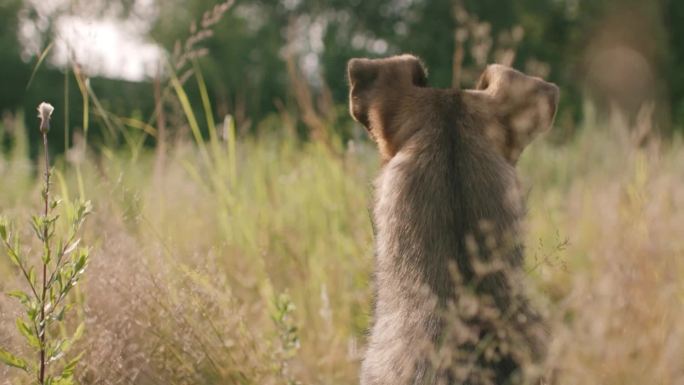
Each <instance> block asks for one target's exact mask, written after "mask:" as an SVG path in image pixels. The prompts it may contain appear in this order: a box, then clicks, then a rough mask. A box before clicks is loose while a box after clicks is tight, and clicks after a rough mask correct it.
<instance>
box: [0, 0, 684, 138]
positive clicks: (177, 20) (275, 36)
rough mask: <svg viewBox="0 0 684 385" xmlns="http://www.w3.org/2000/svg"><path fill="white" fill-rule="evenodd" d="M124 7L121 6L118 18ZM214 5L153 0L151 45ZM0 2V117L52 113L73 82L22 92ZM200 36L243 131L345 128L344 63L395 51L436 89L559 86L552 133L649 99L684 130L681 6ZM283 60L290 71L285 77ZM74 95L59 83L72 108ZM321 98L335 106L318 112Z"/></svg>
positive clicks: (665, 119)
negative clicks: (517, 83)
mask: <svg viewBox="0 0 684 385" xmlns="http://www.w3.org/2000/svg"><path fill="white" fill-rule="evenodd" d="M106 3H107V2H104V4H106ZM132 3H133V2H132V1H130V0H129V1H125V2H123V3H122V4H124V6H123V7H121V9H120V12H121V16H122V17H125V16H126V13H127V12H131V9H132V7H131V4H132ZM110 4H111V3H110ZM215 4H216V2H215V1H212V0H167V1H163V2H162V1H159V5H160V6H159V17H158V19H157V20H156V21H154V26H153V28H152V31H151V33H150V35H151V38H152V39H153V40H155V41H157V42H158V43H160V44H161V45H162V46H163V47H165V48H166V49H168V51H169V52H173V49H174V45H175V44H176V42H181V43H182V42H185V41H186V40H187V38H188V36H189V35H191V34H192V31H190V26H191V25H192V23H193V22H196V21H198V20H201V18H202V15H203V14H204V13H205V12H206V11H207V10H209V9H211V8H212V7H213V6H214V5H215ZM0 5H1V6H0V32H2V34H0V49H2V60H0V73H2V76H3V82H2V83H3V86H2V87H1V88H0V110H10V111H16V110H17V109H20V108H25V109H26V110H29V109H30V108H31V107H30V106H33V105H35V104H36V101H37V99H38V98H41V97H42V98H45V97H51V98H53V100H55V101H56V104H57V111H60V106H59V104H60V100H61V99H63V95H64V87H65V81H66V82H67V83H69V82H70V83H75V82H74V80H73V79H72V77H69V76H67V77H66V80H65V76H64V73H63V71H64V69H59V68H51V67H50V66H48V65H43V66H41V68H40V69H39V71H38V73H37V75H36V79H35V80H34V81H33V82H32V84H31V87H29V88H28V89H27V88H26V84H27V82H28V79H29V77H30V76H31V71H32V69H33V66H34V65H35V63H36V61H37V57H33V58H30V59H29V60H28V61H26V58H23V59H22V57H21V50H22V47H21V46H20V44H19V43H18V41H17V39H16V36H17V28H18V21H17V19H18V15H19V12H20V10H21V9H22V8H24V9H25V8H26V7H28V5H26V4H23V2H22V1H21V0H0ZM105 6H106V5H105ZM211 30H212V31H213V36H211V37H209V38H207V39H205V40H203V41H202V42H200V43H199V44H200V45H201V46H202V48H206V52H205V53H206V54H204V55H203V56H202V57H201V58H200V59H199V64H200V67H201V68H202V72H203V74H204V78H205V80H206V82H207V85H208V86H209V91H210V94H211V96H212V97H213V101H214V103H215V107H216V108H215V111H216V113H217V114H226V113H231V114H233V115H235V116H236V118H237V119H238V120H240V121H241V122H242V123H244V124H243V126H244V127H246V129H248V130H253V129H255V128H256V127H257V126H258V123H259V122H261V121H263V120H264V119H265V118H267V117H268V116H269V115H272V114H282V113H284V112H290V113H291V116H293V117H297V116H300V115H305V114H303V113H302V111H304V110H307V108H308V109H309V110H311V111H313V112H314V113H316V114H319V115H321V117H322V120H321V121H323V122H326V123H328V124H331V125H332V126H337V125H340V124H341V125H344V123H340V120H346V115H344V114H340V113H337V112H336V111H335V110H336V109H341V108H343V105H344V104H345V103H346V92H347V91H346V90H347V86H346V79H345V75H344V69H345V65H346V62H347V60H348V59H349V58H351V57H355V56H385V55H389V54H394V53H400V52H411V53H414V54H416V55H418V56H420V57H421V58H423V60H424V61H425V62H426V64H427V65H428V67H429V68H430V74H429V77H430V82H431V84H433V85H435V86H439V87H450V86H452V85H453V83H454V77H455V75H456V74H458V76H459V83H460V84H461V85H462V86H470V85H472V82H473V79H474V76H476V74H477V73H478V71H479V70H481V69H482V66H483V60H484V61H487V62H491V61H494V60H499V61H500V60H510V63H511V64H512V65H514V66H515V67H517V68H520V69H522V70H525V71H528V72H529V71H532V72H538V73H539V74H540V75H544V76H546V77H548V78H549V79H550V80H552V81H554V82H556V83H558V84H559V85H560V86H561V88H562V90H563V98H562V104H561V112H560V115H559V120H558V122H559V124H561V125H563V126H566V128H568V129H570V130H571V129H572V128H573V127H575V126H577V125H578V124H579V122H580V121H581V120H582V112H583V110H582V106H583V101H584V100H586V98H591V99H592V100H593V101H594V102H595V103H596V104H597V105H598V106H602V107H605V108H600V110H602V111H608V110H610V108H611V106H612V107H615V106H617V108H619V109H621V110H623V111H625V112H627V113H628V114H632V115H634V114H635V113H636V111H637V110H638V109H639V107H640V106H641V105H642V104H643V103H644V102H646V101H647V99H653V100H655V101H656V102H657V104H658V106H659V107H658V122H659V123H660V125H661V128H663V129H664V130H675V129H678V127H682V125H684V71H682V69H684V2H681V1H677V0H654V1H648V2H644V1H639V0H520V1H500V0H327V1H326V0H251V1H248V0H240V1H237V2H236V3H235V5H234V6H233V7H232V8H231V9H230V10H229V11H228V12H227V13H225V14H224V15H223V16H222V18H221V20H220V22H218V23H216V24H215V25H213V26H212V28H211ZM49 40H50V39H49V36H48V37H47V38H46V39H45V42H46V44H47V42H49ZM616 46H618V47H621V48H620V49H618V50H616V51H615V52H616V53H615V54H614V53H613V51H612V49H613V48H614V47H616ZM459 49H460V50H461V52H460V56H459ZM630 55H631V56H630ZM604 57H605V58H604ZM483 58H484V59H483ZM502 58H503V59H502ZM634 58H636V59H634ZM288 60H290V61H291V62H292V63H295V66H293V67H289V69H290V70H289V71H288V66H287V62H288ZM457 61H460V63H458V64H459V65H455V64H456V62H457ZM293 68H294V70H293ZM620 71H622V72H620ZM621 76H622V77H621ZM633 78H639V79H640V80H641V83H639V82H635V81H634V80H633ZM293 82H294V83H302V82H304V83H306V85H305V86H306V87H307V88H308V89H309V94H304V96H302V94H301V93H300V94H297V92H295V91H293V90H295V89H297V87H300V88H301V87H303V86H302V84H293ZM91 84H92V86H93V89H95V90H99V91H101V92H104V93H103V94H102V98H103V100H106V101H107V103H108V107H110V108H111V110H112V111H114V112H120V113H122V114H123V113H130V111H132V110H138V111H140V112H141V114H142V115H144V116H152V115H153V114H152V112H153V110H154V98H153V87H152V85H151V83H150V84H145V83H143V84H126V83H123V82H122V83H119V82H117V81H111V80H104V79H96V78H94V79H91ZM117 84H121V85H122V86H118V85H117ZM188 87H189V89H190V92H191V93H192V92H196V90H194V91H193V89H192V84H191V83H188ZM77 90H78V88H77V86H76V84H71V85H70V88H69V93H70V94H73V95H72V96H73V100H76V101H77V100H79V97H80V96H79V95H78V92H77ZM131 90H135V91H131ZM326 95H329V97H330V98H331V100H332V103H328V104H325V103H319V101H320V100H321V99H325V97H326ZM307 96H310V97H311V106H308V107H307V106H306V104H307V100H306V99H307V98H306V97H307ZM331 105H332V106H333V107H331ZM312 106H313V107H312ZM335 106H336V107H335ZM70 108H71V109H73V112H71V114H72V115H73V116H77V115H78V114H79V113H80V112H79V111H78V109H79V108H80V107H79V103H72V104H71V106H70ZM331 109H332V111H330V110H331ZM295 120H296V119H295ZM303 120H305V119H303ZM239 123H240V122H239ZM70 124H73V123H70ZM296 124H298V125H307V124H310V123H308V122H306V121H304V122H298V123H296ZM346 124H348V122H347V123H346ZM304 131H306V130H304Z"/></svg>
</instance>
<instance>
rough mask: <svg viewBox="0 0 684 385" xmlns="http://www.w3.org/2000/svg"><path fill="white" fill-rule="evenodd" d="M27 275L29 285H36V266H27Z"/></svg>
mask: <svg viewBox="0 0 684 385" xmlns="http://www.w3.org/2000/svg"><path fill="white" fill-rule="evenodd" d="M28 276H29V281H30V283H31V286H33V287H36V268H35V267H33V266H31V267H30V268H29V272H28Z"/></svg>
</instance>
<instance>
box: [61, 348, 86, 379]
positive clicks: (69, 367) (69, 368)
mask: <svg viewBox="0 0 684 385" xmlns="http://www.w3.org/2000/svg"><path fill="white" fill-rule="evenodd" d="M83 354H85V352H80V353H79V354H78V355H76V357H74V358H73V359H72V360H71V361H69V362H67V364H66V365H64V369H62V376H72V375H73V374H74V369H76V365H78V363H79V362H80V361H81V358H83Z"/></svg>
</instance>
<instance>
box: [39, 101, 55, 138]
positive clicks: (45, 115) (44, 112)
mask: <svg viewBox="0 0 684 385" xmlns="http://www.w3.org/2000/svg"><path fill="white" fill-rule="evenodd" d="M54 110H55V107H53V106H52V104H50V103H45V102H43V103H40V105H39V106H38V118H40V132H41V134H46V133H47V132H48V130H50V117H51V116H52V111H54Z"/></svg>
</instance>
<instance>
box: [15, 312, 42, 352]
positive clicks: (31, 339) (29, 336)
mask: <svg viewBox="0 0 684 385" xmlns="http://www.w3.org/2000/svg"><path fill="white" fill-rule="evenodd" d="M17 330H19V333H21V335H22V336H24V338H26V341H27V342H28V343H29V345H31V346H32V347H34V348H38V349H40V341H39V340H38V337H37V336H36V335H35V332H34V331H33V329H31V328H30V327H29V326H28V325H27V324H26V323H25V322H24V320H22V319H21V318H17Z"/></svg>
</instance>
